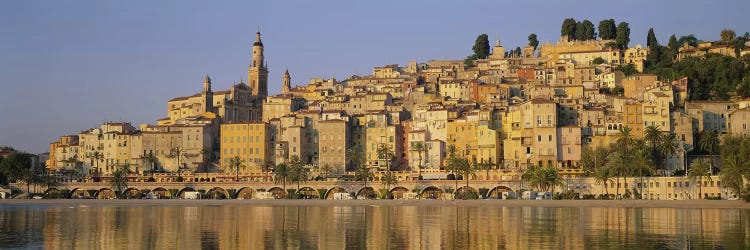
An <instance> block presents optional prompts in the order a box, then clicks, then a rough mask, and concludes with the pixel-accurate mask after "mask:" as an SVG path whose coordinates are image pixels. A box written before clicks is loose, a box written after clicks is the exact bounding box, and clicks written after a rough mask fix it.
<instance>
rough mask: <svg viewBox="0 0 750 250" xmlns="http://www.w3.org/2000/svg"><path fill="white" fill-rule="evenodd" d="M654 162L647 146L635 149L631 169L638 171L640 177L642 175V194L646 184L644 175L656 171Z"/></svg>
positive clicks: (634, 171)
mask: <svg viewBox="0 0 750 250" xmlns="http://www.w3.org/2000/svg"><path fill="white" fill-rule="evenodd" d="M652 163H653V161H652V159H651V155H649V151H648V149H647V148H644V147H641V148H639V149H637V150H636V151H635V154H634V155H633V159H632V161H631V163H630V166H631V167H632V169H631V170H630V171H631V173H637V174H638V177H640V188H641V190H640V193H641V195H643V187H644V186H645V184H644V183H643V177H645V176H646V175H652V174H653V173H654V168H653V164H652ZM626 183H627V182H626ZM641 197H642V196H641Z"/></svg>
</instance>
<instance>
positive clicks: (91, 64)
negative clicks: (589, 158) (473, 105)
mask: <svg viewBox="0 0 750 250" xmlns="http://www.w3.org/2000/svg"><path fill="white" fill-rule="evenodd" d="M625 3H626V4H622V5H623V6H618V7H617V8H619V9H615V8H614V7H613V6H614V5H615V4H602V2H601V1H575V2H549V3H543V4H540V3H537V2H523V3H496V2H483V1H465V2H464V1H462V2H449V3H439V4H438V3H435V2H432V1H407V2H402V1H377V2H365V3H360V2H350V1H334V2H316V1H315V2H311V1H292V2H287V1H284V2H280V1H270V2H259V3H256V2H245V1H243V2H234V1H233V2H232V3H225V2H205V1H180V2H153V1H135V2H119V1H118V2H106V1H76V2H72V3H71V2H57V1H46V2H42V1H22V2H3V3H2V8H0V14H1V15H0V20H2V22H0V30H2V31H3V34H4V35H3V36H2V37H0V55H2V56H0V58H1V59H0V75H2V76H3V79H2V82H3V83H2V91H0V117H2V120H0V145H7V146H11V147H14V148H16V149H19V150H24V151H29V152H33V153H41V152H46V151H48V150H49V143H50V142H52V141H55V140H57V138H58V137H59V136H60V135H66V134H77V133H78V132H80V131H82V130H86V129H88V128H92V127H97V126H98V125H99V124H101V123H102V122H104V121H129V122H131V123H133V125H134V126H137V125H138V124H140V123H155V121H156V120H157V119H159V118H162V117H165V116H166V106H167V105H166V104H167V100H169V99H171V98H174V97H177V96H185V95H191V94H194V93H197V92H199V91H200V90H201V88H202V81H203V77H204V76H205V75H210V76H211V79H212V80H213V85H214V87H213V88H214V90H221V89H227V88H229V86H230V85H231V84H232V83H233V82H239V81H240V80H241V79H244V80H246V78H247V66H248V62H249V61H250V57H251V48H250V46H251V45H252V42H253V39H254V35H255V32H256V30H257V29H258V28H260V31H261V33H262V38H263V44H264V45H265V56H266V59H267V60H268V66H269V71H270V72H269V95H272V94H276V93H279V92H280V89H281V76H282V74H283V72H284V70H285V69H286V68H288V69H289V72H290V73H291V75H292V85H293V86H294V85H306V84H307V82H308V80H309V79H310V78H315V77H324V78H329V77H336V78H337V79H339V80H343V79H345V78H347V77H349V76H351V75H354V74H357V75H367V74H371V73H372V67H374V66H382V65H386V64H399V65H405V64H406V63H407V62H408V61H410V60H415V61H418V62H427V61H429V60H433V59H463V58H464V57H466V56H467V55H469V54H471V53H472V52H471V46H472V45H473V44H474V40H475V39H476V37H477V35H479V34H482V33H486V34H488V35H489V39H490V41H491V44H494V41H495V40H500V41H501V43H502V44H503V45H504V46H505V47H506V49H510V48H515V47H523V46H525V45H526V44H527V36H528V35H529V34H530V33H536V34H537V36H538V37H539V41H540V42H541V43H544V42H546V41H550V42H553V43H554V42H555V41H557V40H558V39H559V37H560V36H559V34H560V25H561V23H562V21H563V20H564V19H565V18H570V17H572V18H575V19H576V20H578V21H580V20H584V19H588V20H591V21H592V22H593V23H594V24H595V25H598V23H599V21H600V20H602V19H609V18H614V19H615V20H616V22H618V23H619V22H621V21H625V22H628V23H629V24H630V28H631V33H630V34H631V42H630V44H629V45H630V46H631V47H632V46H635V45H636V44H642V45H645V38H646V33H647V30H648V29H649V28H651V27H653V28H654V30H655V33H656V36H657V38H658V40H659V42H660V43H661V44H666V43H667V39H668V38H669V36H670V35H672V34H676V35H677V36H678V37H679V36H681V35H688V34H695V35H696V37H698V39H701V40H718V39H719V32H720V31H721V30H722V29H725V28H730V29H734V30H735V31H736V33H737V34H738V35H742V34H744V33H745V32H748V31H750V22H747V21H742V20H747V19H744V18H746V17H744V14H745V12H746V11H747V10H748V9H750V2H748V1H723V2H719V3H713V2H711V1H670V2H666V1H642V0H639V1H632V2H625ZM535 8H537V9H535Z"/></svg>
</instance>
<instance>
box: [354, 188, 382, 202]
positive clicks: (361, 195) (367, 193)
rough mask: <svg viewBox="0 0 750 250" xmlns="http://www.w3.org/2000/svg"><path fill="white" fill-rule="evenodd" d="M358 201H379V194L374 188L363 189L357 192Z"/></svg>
mask: <svg viewBox="0 0 750 250" xmlns="http://www.w3.org/2000/svg"><path fill="white" fill-rule="evenodd" d="M357 199H368V200H375V199H378V193H376V192H375V189H373V188H372V187H363V188H361V189H360V190H359V192H357Z"/></svg>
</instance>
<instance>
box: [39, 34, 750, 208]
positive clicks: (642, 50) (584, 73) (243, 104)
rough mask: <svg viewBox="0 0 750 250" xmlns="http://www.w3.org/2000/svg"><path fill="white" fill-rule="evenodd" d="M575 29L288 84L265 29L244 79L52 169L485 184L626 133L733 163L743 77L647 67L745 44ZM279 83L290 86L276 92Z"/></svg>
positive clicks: (676, 157)
mask: <svg viewBox="0 0 750 250" xmlns="http://www.w3.org/2000/svg"><path fill="white" fill-rule="evenodd" d="M566 21H567V20H566ZM574 24H575V23H574ZM579 24H580V23H579ZM563 25H565V24H563ZM612 25H614V23H613V24H612ZM563 29H565V27H563ZM591 29H593V26H592V28H591ZM613 31H614V30H613ZM652 31H653V30H652ZM565 32H566V31H565V30H563V34H562V36H561V37H560V39H559V40H558V41H555V42H544V43H539V42H538V41H536V35H534V34H532V35H533V39H532V37H531V36H530V37H529V45H528V46H525V47H523V48H515V49H512V48H506V47H504V45H503V43H502V42H501V41H500V40H497V41H495V42H494V45H492V46H490V44H489V42H488V41H487V40H488V39H487V36H486V35H484V37H482V36H480V38H478V39H477V45H479V47H480V48H477V45H475V48H474V51H475V54H474V55H472V56H469V57H467V58H466V59H465V60H464V59H456V60H430V61H427V62H417V61H410V62H407V63H405V64H403V65H400V64H389V65H382V66H376V67H373V69H372V74H370V75H352V76H349V77H347V78H344V79H337V78H333V77H332V78H328V79H324V78H313V79H310V80H309V81H307V82H306V83H303V82H301V81H294V80H293V79H294V78H293V74H292V72H293V71H290V69H275V70H276V71H282V70H283V78H282V79H283V80H282V82H280V83H269V82H268V75H269V72H271V71H270V70H269V68H267V64H266V59H265V57H264V45H263V42H262V39H261V34H260V32H258V33H256V36H255V41H254V42H253V44H252V55H251V61H250V63H249V65H248V70H247V79H246V81H247V82H245V80H242V81H239V82H237V83H234V84H233V85H232V86H231V87H230V88H229V89H224V90H215V89H213V87H212V84H213V83H212V80H211V77H210V76H205V78H203V79H202V81H201V79H196V81H195V83H193V84H186V85H185V86H186V88H193V89H195V91H196V94H194V95H190V96H179V97H175V98H172V99H171V100H168V101H167V103H166V106H165V107H166V110H165V111H166V117H164V118H161V119H158V120H156V121H155V122H154V123H153V124H140V125H135V124H131V123H128V122H122V121H118V122H105V123H103V124H100V125H98V126H96V127H94V128H90V129H85V130H83V131H80V132H78V133H72V134H69V135H63V136H60V137H59V138H58V139H57V140H55V141H54V142H52V143H50V146H49V155H48V158H47V159H46V162H45V163H46V164H45V167H46V169H47V170H48V172H50V173H55V174H57V176H59V177H60V180H63V181H70V180H78V181H82V182H87V181H98V179H99V178H107V177H111V176H112V175H113V174H114V173H115V172H116V171H117V170H118V169H121V168H124V167H127V169H128V171H129V172H130V173H132V174H139V175H144V176H147V174H150V175H151V176H153V174H154V173H158V174H159V175H158V176H162V177H159V178H157V179H156V180H155V181H174V180H175V178H176V177H179V176H199V174H198V173H206V174H211V175H210V176H222V175H224V176H226V178H235V177H236V178H239V179H241V180H244V181H271V180H272V179H273V171H274V168H275V167H276V166H278V165H279V164H284V163H288V162H289V161H291V160H292V159H294V160H295V161H298V162H299V163H301V164H302V165H304V166H305V167H306V168H308V169H309V170H310V171H313V172H314V173H318V174H313V175H311V176H310V179H313V178H314V177H316V176H318V177H324V178H326V179H336V178H346V177H347V176H353V175H355V172H357V171H359V169H361V168H362V167H365V168H368V169H372V170H373V171H375V172H376V176H378V177H380V176H381V175H383V174H384V173H385V172H391V171H393V172H397V173H399V175H398V179H399V180H410V179H411V180H416V179H420V180H421V179H445V178H447V177H446V176H448V175H451V177H450V178H457V176H456V175H454V173H456V174H458V173H459V171H457V170H456V169H454V168H452V167H451V166H450V165H451V164H450V159H451V158H462V159H466V160H467V161H468V162H469V163H470V164H471V165H473V166H476V168H477V169H478V172H477V173H476V174H474V176H472V177H466V178H472V179H476V180H518V179H520V178H522V177H521V175H522V174H523V173H524V172H525V171H527V169H529V168H531V167H538V166H545V167H551V168H554V169H555V171H557V173H559V174H560V175H561V176H563V177H564V178H573V177H581V176H590V175H591V172H592V171H594V170H595V169H596V165H597V164H596V163H594V166H593V167H591V168H589V167H587V164H588V163H587V162H590V161H591V159H592V155H594V153H592V152H595V151H596V150H595V149H596V148H605V147H609V146H610V145H619V144H618V143H619V142H620V138H622V137H623V133H627V136H628V138H632V139H633V140H635V141H636V142H640V143H647V142H648V141H649V139H650V138H649V136H652V137H653V136H654V135H655V134H657V135H660V136H661V137H663V138H662V139H661V140H662V141H666V142H667V144H668V145H671V146H669V147H668V148H669V149H668V150H666V151H665V153H664V154H662V155H661V158H662V159H661V160H660V161H659V162H658V163H653V164H652V168H653V172H652V173H650V174H649V176H664V177H668V176H673V175H684V173H685V171H687V169H688V165H690V163H691V161H693V160H694V159H699V158H707V159H712V160H710V161H711V162H714V163H715V164H717V166H719V165H721V163H722V161H721V160H719V159H718V157H712V155H717V154H718V153H717V152H716V151H712V150H704V149H706V148H705V147H704V146H705V145H703V144H701V141H703V140H704V139H703V138H704V137H706V136H714V137H717V138H723V137H725V136H742V135H747V134H748V133H750V129H748V125H750V108H749V107H750V98H747V96H743V94H742V93H740V92H741V91H740V90H739V89H740V88H741V86H739V85H738V84H739V83H734V84H735V85H738V86H737V88H736V89H735V90H732V91H729V92H726V93H722V94H723V95H726V98H713V96H719V95H718V94H716V93H714V92H711V91H709V94H711V98H696V97H694V93H691V91H693V88H695V86H697V83H695V82H694V80H693V79H691V78H690V77H687V76H679V77H675V78H669V77H664V75H667V74H658V73H653V72H647V69H648V68H649V67H652V68H653V67H657V66H654V65H655V64H654V62H653V61H654V60H659V58H657V59H652V58H654V55H653V54H654V53H659V56H660V57H665V54H668V56H666V57H669V58H668V59H669V60H670V62H672V61H673V62H674V63H679V62H681V61H686V60H688V61H689V60H692V58H703V59H705V58H707V57H712V56H720V57H732V58H736V59H738V60H739V59H741V58H747V57H748V54H750V49H747V48H745V47H746V46H747V47H750V43H748V42H747V41H745V43H744V44H741V48H739V49H738V48H737V47H736V46H737V45H734V44H733V43H726V42H721V41H715V42H710V41H697V40H696V39H694V37H693V40H691V39H690V38H689V37H687V38H686V39H682V38H681V39H680V40H684V41H683V42H682V43H681V44H679V45H677V46H675V45H674V44H672V43H673V41H670V46H673V47H674V48H669V47H666V46H659V45H658V44H649V45H647V46H642V45H640V44H638V45H635V46H631V47H628V45H627V42H625V44H624V45H623V44H621V38H620V37H616V36H615V35H614V34H610V35H606V36H605V34H604V33H602V31H601V27H600V37H591V36H589V37H587V38H582V37H581V36H582V35H581V34H574V33H570V34H564V33H565ZM616 33H617V34H619V32H616ZM628 33H629V30H628ZM722 35H723V33H722ZM583 36H585V35H583ZM649 36H651V34H650V35H649ZM673 38H674V36H673ZM654 39H655V38H654ZM480 40H481V41H480ZM628 41H629V38H628ZM649 43H651V41H649ZM675 43H676V42H675ZM481 47H486V48H481ZM490 47H491V48H490ZM655 50H656V51H655ZM662 50H670V53H665V52H663V51H662ZM201 83H202V84H201ZM269 84H271V85H273V84H280V85H281V89H282V93H276V94H271V93H268V87H269ZM155 108H156V107H155ZM654 131H656V132H654ZM661 137H660V138H661ZM45 158H46V157H45ZM323 172H325V174H323ZM713 174H716V172H715V171H714V172H713ZM206 176H208V175H206ZM709 176H710V175H709ZM160 178H161V179H160ZM219 179H220V180H221V177H219ZM196 180H197V179H196ZM200 180H203V179H200ZM211 180H212V181H216V178H214V179H211ZM618 181H619V180H618ZM711 183H712V185H713V182H711ZM605 185H606V184H605ZM617 185H618V186H619V185H620V184H619V183H617ZM626 185H627V184H626ZM644 185H645V184H644ZM652 185H653V184H652ZM675 185H677V184H676V182H675ZM686 185H687V184H686ZM639 186H640V185H639ZM680 186H682V184H681V183H680ZM625 189H627V187H625ZM715 195H716V194H714V193H712V194H708V195H706V196H715ZM701 196H703V195H701ZM670 197H671V195H670ZM675 197H676V195H675Z"/></svg>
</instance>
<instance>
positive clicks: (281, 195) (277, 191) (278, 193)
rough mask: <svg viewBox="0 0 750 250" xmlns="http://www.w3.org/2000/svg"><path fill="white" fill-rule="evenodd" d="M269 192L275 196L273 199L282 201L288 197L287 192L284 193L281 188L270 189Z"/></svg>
mask: <svg viewBox="0 0 750 250" xmlns="http://www.w3.org/2000/svg"><path fill="white" fill-rule="evenodd" d="M268 192H270V193H271V194H273V198H276V199H281V198H284V197H286V191H284V189H282V188H280V187H272V188H270V189H268Z"/></svg>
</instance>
